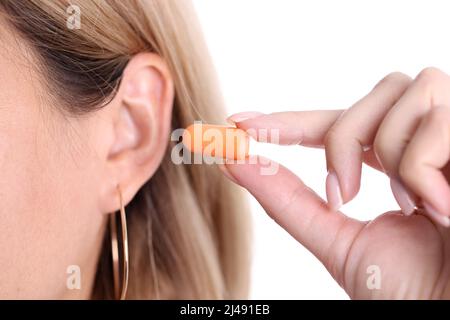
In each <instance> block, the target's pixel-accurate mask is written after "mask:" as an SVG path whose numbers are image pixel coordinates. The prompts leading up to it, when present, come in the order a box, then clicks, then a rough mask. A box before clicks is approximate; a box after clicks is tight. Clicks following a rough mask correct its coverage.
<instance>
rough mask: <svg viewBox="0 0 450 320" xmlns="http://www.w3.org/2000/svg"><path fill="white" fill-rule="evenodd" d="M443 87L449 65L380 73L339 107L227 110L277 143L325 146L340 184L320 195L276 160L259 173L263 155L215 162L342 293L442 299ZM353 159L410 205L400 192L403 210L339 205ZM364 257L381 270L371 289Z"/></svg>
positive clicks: (447, 134) (448, 135) (354, 184)
mask: <svg viewBox="0 0 450 320" xmlns="http://www.w3.org/2000/svg"><path fill="white" fill-rule="evenodd" d="M449 87H450V77H449V76H448V75H446V74H445V73H443V72H442V71H440V70H438V69H435V68H427V69H425V70H423V71H422V72H421V73H420V74H419V75H418V76H417V77H416V78H414V79H411V78H410V77H408V76H406V75H404V74H401V73H392V74H390V75H388V76H386V77H385V78H384V79H383V80H381V81H380V82H379V83H378V84H377V85H376V86H375V88H374V89H373V90H372V91H371V92H370V93H369V94H368V95H367V96H365V97H363V98H362V99H361V100H359V101H358V102H357V103H355V104H354V105H353V106H352V107H351V108H349V109H348V110H331V111H304V112H281V113H275V114H270V115H261V114H256V113H244V114H237V115H233V116H231V117H230V118H229V120H230V121H231V122H234V123H235V124H236V126H237V127H239V128H241V129H244V130H249V129H252V131H251V132H255V129H256V131H257V130H258V129H266V130H269V132H270V130H272V129H278V130H279V132H280V142H281V143H282V144H300V145H304V146H309V147H321V148H324V149H325V154H326V159H327V169H328V170H329V172H330V174H331V173H332V172H334V173H335V174H336V176H337V178H338V185H339V189H337V188H329V192H328V190H327V195H328V198H329V203H328V204H327V203H326V202H325V201H323V200H322V199H321V198H319V197H318V196H317V195H316V194H315V193H314V192H313V191H312V190H311V189H309V188H308V187H307V186H305V185H304V184H303V182H302V181H301V179H300V178H299V177H297V176H295V175H294V174H293V173H292V172H290V171H289V170H288V169H286V168H284V167H283V166H281V165H280V166H279V168H280V169H279V170H278V172H277V173H276V174H275V175H266V176H264V175H261V174H260V172H261V171H260V169H261V166H262V164H264V167H265V166H268V164H267V161H269V160H268V159H264V161H257V160H258V159H250V161H248V163H246V164H226V165H225V166H224V167H222V169H223V170H224V172H225V174H226V175H227V176H228V177H230V178H231V179H232V180H233V181H234V182H236V183H238V184H239V185H241V186H243V187H245V188H246V189H247V190H249V192H250V193H252V194H253V196H255V198H256V199H257V200H258V201H259V202H260V203H261V205H262V206H263V207H264V208H265V210H266V211H267V213H268V214H269V215H270V216H271V217H272V218H273V219H274V220H275V221H276V222H277V223H279V224H280V225H281V226H282V227H283V228H285V229H286V230H287V231H288V232H289V233H290V234H291V235H292V236H293V237H294V238H295V239H296V240H298V241H299V242H300V243H301V244H303V245H304V246H305V247H307V248H308V249H309V250H310V251H311V252H312V253H313V254H315V255H316V256H317V258H318V259H319V260H320V261H321V262H322V263H323V264H324V265H325V267H326V268H327V269H328V270H329V272H330V273H331V275H332V276H333V277H334V279H335V280H336V281H337V282H338V283H339V284H340V285H341V286H342V287H343V288H344V290H345V291H346V292H347V293H348V294H349V296H350V297H351V298H355V299H368V298H381V299H405V298H406V299H450V229H449V228H448V217H449V216H450V187H449V178H450V176H449V173H450V172H449V170H448V166H447V164H448V162H449V157H450V150H449V149H450V143H449V140H450V126H449V123H450V108H449V107H450V91H449V90H448V88H449ZM344 111H345V112H344ZM254 138H256V139H258V136H254ZM299 141H300V142H299ZM259 160H262V159H259ZM362 163H366V164H368V165H370V166H372V167H374V168H376V169H378V170H380V171H381V172H383V173H384V174H387V175H388V176H389V177H390V178H391V179H395V180H396V181H398V182H399V185H400V187H397V188H393V191H394V193H395V194H396V198H399V197H398V196H400V198H399V199H401V198H403V199H405V198H408V200H409V202H410V203H412V204H413V206H415V207H416V208H415V210H414V212H413V213H414V214H411V213H412V212H411V211H410V210H409V209H410V208H408V207H407V206H405V203H404V202H402V203H401V207H402V209H403V212H404V213H405V214H403V213H402V212H400V211H392V212H386V213H382V214H380V215H379V216H378V217H377V218H376V219H374V220H373V221H369V222H362V221H357V220H354V219H350V218H348V217H346V216H345V215H344V214H343V213H342V212H340V211H338V208H339V205H340V204H342V202H343V203H345V202H348V201H350V200H351V199H352V198H353V197H354V196H355V195H356V194H357V192H358V190H359V186H360V179H361V166H362ZM329 180H330V179H327V188H328V187H329V184H330V183H329V182H330V181H329ZM337 192H339V193H340V197H341V198H342V201H341V203H339V201H337V200H336V199H338V198H339V197H337V195H336V193H337ZM431 211H433V212H434V213H432V212H431ZM371 266H377V267H378V268H379V271H380V272H381V273H380V275H381V287H380V288H379V289H377V290H371V289H370V286H368V285H367V280H368V277H369V274H368V272H370V268H371Z"/></svg>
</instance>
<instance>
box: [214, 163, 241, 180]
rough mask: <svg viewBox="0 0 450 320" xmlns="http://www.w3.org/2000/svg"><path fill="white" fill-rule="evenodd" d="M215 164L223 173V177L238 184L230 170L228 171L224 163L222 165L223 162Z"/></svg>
mask: <svg viewBox="0 0 450 320" xmlns="http://www.w3.org/2000/svg"><path fill="white" fill-rule="evenodd" d="M217 166H218V167H219V169H220V171H222V173H223V175H224V176H225V177H227V178H228V179H230V180H231V181H233V182H234V183H236V184H239V183H238V182H237V180H236V178H235V177H233V176H232V175H231V173H230V171H228V169H227V167H226V165H224V164H218V165H217Z"/></svg>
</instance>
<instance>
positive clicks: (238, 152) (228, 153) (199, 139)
mask: <svg viewBox="0 0 450 320" xmlns="http://www.w3.org/2000/svg"><path fill="white" fill-rule="evenodd" d="M183 144H184V145H185V146H186V148H188V149H189V150H190V151H191V152H194V153H200V154H202V155H203V156H211V157H217V158H223V159H231V160H242V159H245V158H247V157H248V154H249V137H248V135H247V133H246V132H245V131H244V130H241V129H238V128H233V127H227V126H218V125H210V124H203V123H201V122H198V123H194V124H193V125H190V126H189V127H187V128H186V129H185V130H184V132H183Z"/></svg>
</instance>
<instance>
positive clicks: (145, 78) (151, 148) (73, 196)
mask: <svg viewBox="0 0 450 320" xmlns="http://www.w3.org/2000/svg"><path fill="white" fill-rule="evenodd" d="M0 38H1V43H2V45H1V46H0V82H1V83H2V86H1V87H0V131H1V133H2V134H1V136H0V146H1V147H0V168H1V172H2V179H1V180H0V194H1V198H2V203H1V209H0V221H1V224H0V269H1V270H2V272H1V273H0V298H1V299H5V298H9V299H11V298H14V299H16V298H26V299H33V298H41V299H48V298H54V299H55V298H56V299H59V298H89V297H90V295H91V290H92V283H93V280H94V275H95V272H96V265H97V258H98V256H99V254H100V245H101V242H102V239H103V235H104V230H105V226H106V222H107V218H108V214H109V213H111V212H115V211H117V210H118V209H119V195H118V192H117V185H120V188H121V190H122V195H123V199H124V203H125V204H127V203H128V202H130V200H131V199H132V198H133V196H134V195H135V193H136V192H137V191H138V190H139V188H140V187H141V186H142V185H143V184H144V183H145V182H146V181H147V180H148V179H150V178H151V176H152V175H153V173H154V172H155V171H156V169H157V168H158V166H159V164H160V162H161V159H162V157H163V154H164V151H165V148H166V145H165V144H164V143H156V142H160V141H169V138H168V137H169V136H168V135H169V131H170V118H171V111H172V102H173V95H174V91H173V83H172V78H171V76H170V73H169V71H168V68H167V66H166V64H165V62H164V61H163V60H162V59H161V58H160V57H159V56H157V55H155V54H152V53H142V54H139V55H137V56H135V57H133V58H132V59H131V61H130V62H129V64H128V66H127V68H126V70H125V72H124V77H123V81H122V83H121V85H120V88H119V90H118V92H117V94H116V95H115V97H114V99H113V100H112V101H111V102H110V103H109V104H108V105H107V106H106V107H104V108H102V109H101V110H99V111H95V112H92V113H90V114H87V115H85V116H83V117H71V116H67V115H63V112H61V111H62V107H63V106H62V105H59V104H58V101H57V100H54V99H51V98H52V97H51V96H50V91H49V89H48V87H47V86H45V85H44V84H45V81H46V80H47V76H46V75H43V74H42V73H41V71H40V68H38V62H37V59H35V58H34V56H33V52H32V50H31V49H30V48H29V47H28V46H27V43H26V42H25V41H23V40H21V39H20V38H19V36H18V34H16V33H15V31H14V30H10V29H9V27H8V26H7V25H6V24H4V23H1V22H0ZM55 101H56V102H55ZM71 265H77V266H79V267H80V271H81V274H80V277H81V289H80V290H69V289H68V288H67V286H66V282H67V278H68V277H69V274H67V273H66V271H67V268H68V267H69V266H71ZM111 281H112V279H111Z"/></svg>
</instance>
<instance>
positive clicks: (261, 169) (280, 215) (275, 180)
mask: <svg viewBox="0 0 450 320" xmlns="http://www.w3.org/2000/svg"><path fill="white" fill-rule="evenodd" d="M222 170H225V174H226V175H227V176H229V178H231V180H232V181H234V182H236V183H237V184H239V185H240V186H242V187H244V188H245V189H247V190H248V191H249V192H250V193H251V194H252V195H253V196H254V197H255V198H256V200H258V202H259V203H260V204H261V205H262V207H263V208H264V209H265V210H266V212H267V213H268V215H269V216H270V217H271V218H272V219H273V220H274V221H275V222H276V223H278V224H279V225H280V226H281V227H282V228H284V229H285V230H286V231H287V232H288V233H289V234H290V235H291V236H293V237H294V238H295V239H296V240H297V241H299V242H300V243H301V244H302V245H304V246H305V247H306V248H307V249H308V250H309V251H311V252H312V253H313V254H314V255H315V256H316V257H317V258H318V259H319V260H320V261H321V262H322V263H323V264H324V265H325V267H326V268H327V269H328V271H329V272H330V273H331V275H332V276H333V277H334V278H335V279H336V281H338V283H340V284H342V283H343V282H342V280H343V279H342V274H343V268H344V265H345V261H346V257H347V253H348V251H349V249H350V247H351V245H352V243H353V241H354V240H355V239H356V236H357V234H358V233H359V231H360V230H361V229H362V228H363V226H364V224H363V223H362V222H360V221H357V220H354V219H351V218H349V217H347V216H345V215H343V214H342V213H340V212H333V211H330V210H329V209H328V207H327V205H326V203H325V202H324V201H323V200H322V199H321V198H320V197H319V196H318V195H317V194H315V193H314V191H312V190H311V189H310V188H308V187H307V186H306V185H305V184H304V183H303V182H302V181H301V179H300V178H299V177H297V176H296V175H294V174H293V173H292V172H291V171H289V170H288V169H287V168H285V167H283V166H281V165H280V164H278V163H276V162H274V161H271V160H269V159H266V158H263V157H260V156H255V157H250V158H249V159H248V160H247V161H246V162H245V163H236V164H229V163H227V164H225V165H224V166H223V168H222Z"/></svg>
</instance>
